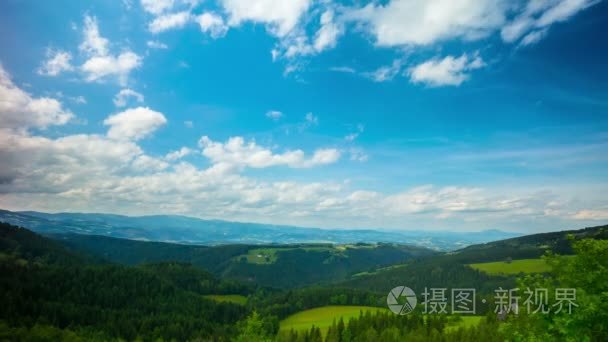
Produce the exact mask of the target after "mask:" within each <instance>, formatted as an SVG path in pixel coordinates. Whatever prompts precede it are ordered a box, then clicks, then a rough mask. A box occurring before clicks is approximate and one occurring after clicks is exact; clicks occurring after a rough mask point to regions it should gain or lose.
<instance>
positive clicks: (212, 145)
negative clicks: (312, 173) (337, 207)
mask: <svg viewBox="0 0 608 342" xmlns="http://www.w3.org/2000/svg"><path fill="white" fill-rule="evenodd" d="M199 146H200V147H201V149H202V153H203V155H204V156H205V157H207V158H209V159H210V160H211V162H212V163H214V164H218V165H220V166H222V167H237V168H244V167H250V168H256V169H260V168H266V167H271V166H279V165H284V166H288V167H291V168H309V167H314V166H319V165H326V164H331V163H335V162H336V161H338V159H339V158H340V151H338V150H336V149H318V150H316V151H315V152H314V153H313V155H312V157H310V158H306V156H305V154H304V152H303V151H302V150H292V151H286V152H284V153H274V152H273V151H272V150H270V149H268V148H264V147H262V146H260V145H258V144H257V143H256V142H255V141H250V142H245V139H243V138H242V137H232V138H230V139H228V141H226V142H225V143H222V142H215V141H212V140H211V139H210V138H209V137H207V136H203V137H202V138H201V139H200V140H199Z"/></svg>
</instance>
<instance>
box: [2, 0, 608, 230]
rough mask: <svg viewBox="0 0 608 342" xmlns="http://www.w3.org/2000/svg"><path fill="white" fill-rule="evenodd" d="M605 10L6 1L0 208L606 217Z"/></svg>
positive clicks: (526, 223) (512, 5) (469, 220)
mask: <svg viewBox="0 0 608 342" xmlns="http://www.w3.org/2000/svg"><path fill="white" fill-rule="evenodd" d="M607 16H608V5H607V4H606V2H602V1H594V0H533V1H502V0H432V1H422V0H387V1H377V2H373V1H372V2H370V1H354V2H353V1H330V0H316V1H313V0H291V1H282V2H280V3H278V4H277V2H275V1H271V0H217V1H211V0H207V1H197V0H162V1H147V0H142V1H136V0H131V1H128V0H125V1H59V2H40V1H15V0H8V1H3V2H2V4H0V45H1V46H2V49H1V50H0V63H1V66H2V69H1V70H0V71H1V73H0V76H1V77H0V78H1V79H0V81H1V83H0V104H1V105H0V161H1V162H2V165H3V167H2V168H0V207H2V208H6V209H12V210H26V209H27V210H41V211H51V212H55V211H86V212H110V213H120V214H129V215H142V214H157V213H163V214H183V215H189V216H197V217H203V218H219V219H227V220H239V221H253V222H264V223H277V224H293V225H302V226H316V227H328V228H329V227H332V228H387V229H451V230H461V231H473V230H481V229H493V228H497V229H504V230H512V231H520V232H537V231H549V230H557V229H564V228H576V227H583V226H590V225H599V224H603V223H605V222H606V221H608V198H607V197H606V195H605V194H606V193H607V192H606V191H607V190H608V182H607V181H608V178H607V176H606V174H607V170H608V153H606V151H607V150H608V149H607V148H608V116H607V114H608V83H607V82H608V64H607V63H606V61H607V60H608V43H607V42H606V39H605V38H604V37H602V32H606V31H608V21H606V20H605V19H606V17H607Z"/></svg>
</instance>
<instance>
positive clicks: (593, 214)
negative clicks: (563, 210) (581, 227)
mask: <svg viewBox="0 0 608 342" xmlns="http://www.w3.org/2000/svg"><path fill="white" fill-rule="evenodd" d="M572 218H574V219H576V220H593V221H606V220H608V209H584V210H580V211H578V212H577V213H576V214H574V215H573V216H572Z"/></svg>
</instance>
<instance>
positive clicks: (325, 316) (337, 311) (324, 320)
mask: <svg viewBox="0 0 608 342" xmlns="http://www.w3.org/2000/svg"><path fill="white" fill-rule="evenodd" d="M366 311H372V312H376V311H388V309H384V308H376V307H372V306H346V305H332V306H323V307H320V308H314V309H310V310H305V311H300V312H298V313H296V314H293V315H291V316H289V317H287V318H285V319H284V320H282V321H281V328H280V331H290V330H291V329H294V330H297V331H298V330H308V329H310V328H311V327H312V326H313V325H314V326H315V327H318V328H320V329H321V332H322V334H323V335H325V333H326V332H327V329H328V328H329V327H330V326H331V325H332V323H333V321H334V319H335V320H336V322H338V321H339V320H340V318H342V319H343V320H344V323H347V322H348V320H350V319H351V318H353V317H359V314H360V312H364V313H365V312H366Z"/></svg>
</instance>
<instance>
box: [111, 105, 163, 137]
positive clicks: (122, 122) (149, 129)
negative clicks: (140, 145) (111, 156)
mask: <svg viewBox="0 0 608 342" xmlns="http://www.w3.org/2000/svg"><path fill="white" fill-rule="evenodd" d="M165 123H167V119H166V118H165V116H164V115H163V114H162V113H160V112H156V111H153V110H151V109H150V108H147V107H137V108H133V109H127V110H125V111H123V112H120V113H117V114H114V115H111V116H109V117H108V118H107V119H105V120H104V121H103V124H104V125H106V126H110V129H109V130H108V137H110V138H112V139H116V140H140V139H143V138H145V137H147V136H149V135H150V134H152V133H153V132H154V131H156V130H157V129H158V128H160V127H161V126H163V125H164V124H165Z"/></svg>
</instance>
